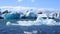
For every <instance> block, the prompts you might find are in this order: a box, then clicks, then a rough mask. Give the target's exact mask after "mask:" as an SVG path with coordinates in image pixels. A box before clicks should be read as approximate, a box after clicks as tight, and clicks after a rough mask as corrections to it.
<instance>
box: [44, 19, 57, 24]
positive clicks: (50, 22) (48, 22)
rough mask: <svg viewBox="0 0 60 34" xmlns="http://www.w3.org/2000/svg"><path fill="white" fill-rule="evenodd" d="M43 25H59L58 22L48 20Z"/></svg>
mask: <svg viewBox="0 0 60 34" xmlns="http://www.w3.org/2000/svg"><path fill="white" fill-rule="evenodd" d="M43 24H45V25H57V23H56V21H54V20H53V19H46V20H45V21H44V22H43Z"/></svg>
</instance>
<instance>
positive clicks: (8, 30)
mask: <svg viewBox="0 0 60 34" xmlns="http://www.w3.org/2000/svg"><path fill="white" fill-rule="evenodd" d="M17 22H19V24H20V25H18V23H17ZM23 22H27V21H20V20H4V19H0V34H60V25H58V23H59V22H60V19H54V20H53V19H47V20H45V21H44V20H43V19H42V20H39V21H32V23H28V22H30V21H28V22H27V23H23ZM35 22H36V23H35ZM7 23H8V25H6V24H7ZM9 23H10V25H9ZM41 23H43V24H41ZM56 23H57V24H56ZM13 24H17V25H13ZM21 24H24V26H23V25H21ZM25 24H26V26H25ZM27 24H28V25H29V24H30V25H29V26H28V25H27ZM39 24H40V25H39ZM50 24H54V25H50Z"/></svg>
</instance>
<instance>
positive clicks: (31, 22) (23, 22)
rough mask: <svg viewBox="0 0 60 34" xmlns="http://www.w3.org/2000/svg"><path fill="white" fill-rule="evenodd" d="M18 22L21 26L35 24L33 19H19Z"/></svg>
mask: <svg viewBox="0 0 60 34" xmlns="http://www.w3.org/2000/svg"><path fill="white" fill-rule="evenodd" d="M17 23H18V24H19V25H21V26H32V25H33V21H18V22H17Z"/></svg>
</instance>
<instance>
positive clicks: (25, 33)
mask: <svg viewBox="0 0 60 34" xmlns="http://www.w3.org/2000/svg"><path fill="white" fill-rule="evenodd" d="M24 34H37V31H32V32H27V31H24Z"/></svg>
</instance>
